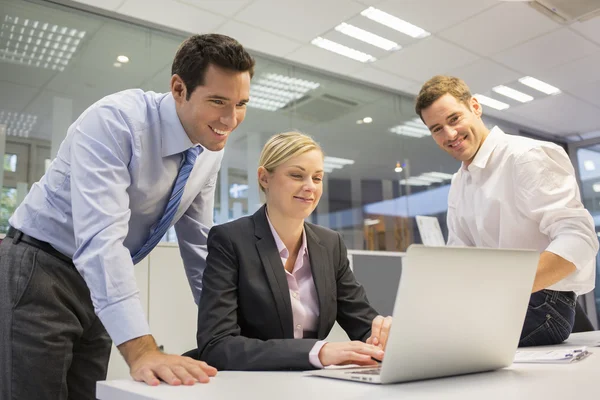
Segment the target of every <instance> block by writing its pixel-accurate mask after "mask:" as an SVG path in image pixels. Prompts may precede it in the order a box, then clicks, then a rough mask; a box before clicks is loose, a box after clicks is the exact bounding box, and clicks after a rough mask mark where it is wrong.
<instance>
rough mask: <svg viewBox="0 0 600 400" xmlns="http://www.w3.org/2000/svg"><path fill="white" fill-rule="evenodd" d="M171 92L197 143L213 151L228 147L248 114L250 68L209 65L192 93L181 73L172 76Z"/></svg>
mask: <svg viewBox="0 0 600 400" xmlns="http://www.w3.org/2000/svg"><path fill="white" fill-rule="evenodd" d="M171 93H172V94H173V98H174V99H175V108H176V110H177V116H178V117H179V120H180V121H181V125H183V128H184V129H185V132H186V133H187V135H188V137H189V138H190V140H191V141H192V142H193V143H194V144H200V145H202V146H203V147H205V148H207V149H208V150H211V151H219V150H221V149H223V148H224V147H225V143H227V138H228V137H229V134H230V133H231V132H232V131H233V130H234V129H235V128H237V127H238V125H239V124H240V123H241V122H242V121H243V120H244V118H245V116H246V103H248V99H249V97H250V72H248V71H246V72H239V71H232V70H227V69H223V68H220V67H217V66H214V65H212V64H211V65H209V66H208V68H207V69H206V72H205V75H204V83H203V84H202V85H199V86H196V88H195V89H194V91H193V92H192V93H191V94H190V95H189V99H188V94H187V88H186V86H185V84H184V83H183V80H182V79H181V78H180V77H179V76H178V75H176V74H175V75H173V77H172V78H171Z"/></svg>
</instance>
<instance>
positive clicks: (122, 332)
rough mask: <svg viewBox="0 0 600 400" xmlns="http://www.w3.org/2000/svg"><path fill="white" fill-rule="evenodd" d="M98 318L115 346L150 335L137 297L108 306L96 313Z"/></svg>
mask: <svg viewBox="0 0 600 400" xmlns="http://www.w3.org/2000/svg"><path fill="white" fill-rule="evenodd" d="M98 318H100V321H102V323H103V324H104V327H105V328H106V331H107V332H108V334H109V335H110V338H111V339H112V340H113V342H114V343H115V346H119V345H120V344H122V343H125V342H127V341H128V340H131V339H135V338H138V337H140V336H144V335H149V334H150V326H149V325H148V321H147V319H146V315H145V313H144V309H143V308H142V303H141V301H140V297H139V295H135V296H133V297H130V298H128V299H126V300H123V301H120V302H118V303H114V304H111V305H109V306H108V307H106V308H104V309H102V310H101V311H100V312H99V313H98Z"/></svg>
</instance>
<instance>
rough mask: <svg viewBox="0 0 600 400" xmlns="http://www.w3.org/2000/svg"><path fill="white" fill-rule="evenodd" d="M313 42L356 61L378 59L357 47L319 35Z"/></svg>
mask: <svg viewBox="0 0 600 400" xmlns="http://www.w3.org/2000/svg"><path fill="white" fill-rule="evenodd" d="M311 43H312V44H314V45H315V46H317V47H320V48H322V49H325V50H329V51H332V52H334V53H337V54H339V55H342V56H345V57H349V58H351V59H353V60H356V61H360V62H373V61H376V60H377V59H376V58H375V57H373V56H372V55H370V54H367V53H363V52H362V51H358V50H355V49H352V48H350V47H348V46H344V45H343V44H339V43H336V42H333V41H331V40H329V39H323V38H322V37H320V36H319V37H317V38H315V39H313V40H312V41H311Z"/></svg>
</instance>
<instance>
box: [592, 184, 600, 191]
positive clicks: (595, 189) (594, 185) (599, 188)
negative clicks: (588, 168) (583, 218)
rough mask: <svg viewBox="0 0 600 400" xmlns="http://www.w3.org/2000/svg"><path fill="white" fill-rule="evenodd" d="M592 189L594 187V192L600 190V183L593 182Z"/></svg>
mask: <svg viewBox="0 0 600 400" xmlns="http://www.w3.org/2000/svg"><path fill="white" fill-rule="evenodd" d="M592 189H594V192H596V193H598V192H600V183H594V184H593V185H592Z"/></svg>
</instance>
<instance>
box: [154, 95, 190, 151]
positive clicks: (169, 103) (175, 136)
mask: <svg viewBox="0 0 600 400" xmlns="http://www.w3.org/2000/svg"><path fill="white" fill-rule="evenodd" d="M158 109H159V110H158V112H159V115H160V128H161V129H160V134H161V146H162V156H163V157H167V156H171V155H173V154H179V153H183V152H184V151H186V150H187V149H189V148H190V147H193V146H194V144H193V143H192V141H191V140H190V138H189V137H188V135H187V133H185V129H183V125H181V121H180V120H179V117H178V116H177V111H176V110H175V99H174V98H173V95H172V94H171V93H167V94H166V95H165V96H164V97H163V98H162V99H161V100H160V102H159V105H158Z"/></svg>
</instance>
